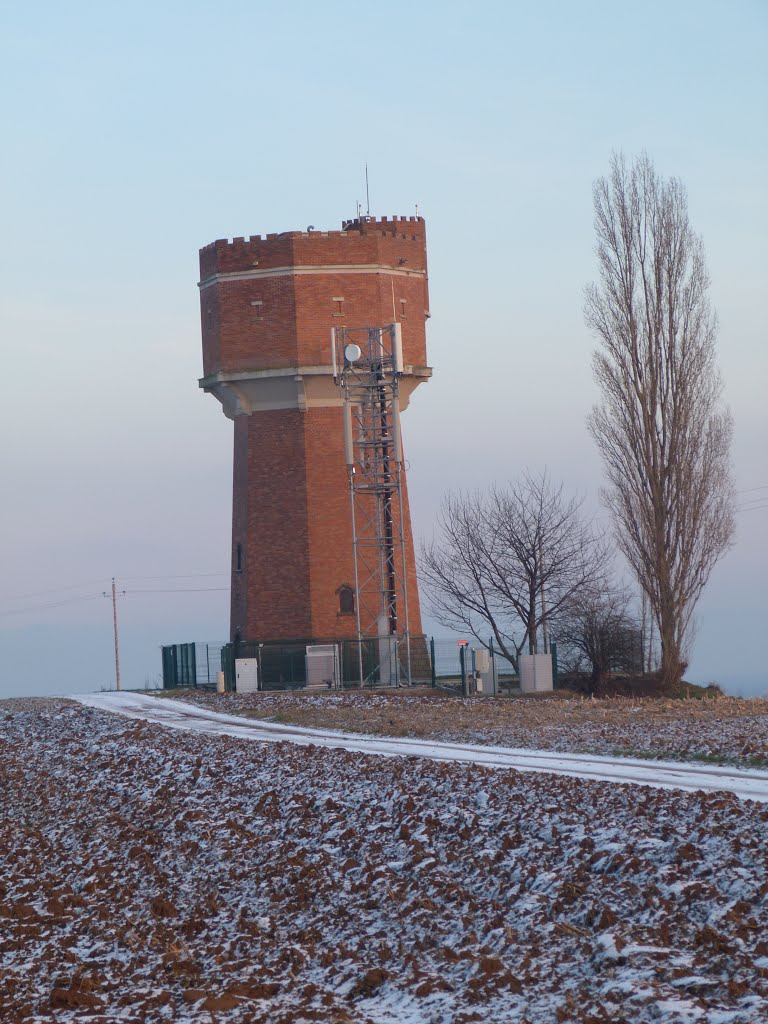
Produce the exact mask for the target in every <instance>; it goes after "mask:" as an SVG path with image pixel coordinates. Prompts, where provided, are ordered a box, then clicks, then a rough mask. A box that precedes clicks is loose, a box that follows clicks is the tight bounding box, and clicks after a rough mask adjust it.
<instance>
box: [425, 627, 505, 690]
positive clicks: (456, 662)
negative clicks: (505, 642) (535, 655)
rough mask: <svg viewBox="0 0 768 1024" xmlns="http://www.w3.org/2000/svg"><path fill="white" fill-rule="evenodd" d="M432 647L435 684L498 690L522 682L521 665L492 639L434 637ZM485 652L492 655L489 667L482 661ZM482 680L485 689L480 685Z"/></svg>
mask: <svg viewBox="0 0 768 1024" xmlns="http://www.w3.org/2000/svg"><path fill="white" fill-rule="evenodd" d="M462 649H463V652H464V653H463V656H462ZM431 650H432V652H433V655H432V660H433V664H434V685H436V686H438V687H440V688H441V689H446V690H455V691H457V692H462V693H473V692H482V693H491V694H498V693H503V692H504V691H508V690H510V689H514V688H516V687H517V686H518V682H519V680H518V675H517V669H516V668H515V666H514V665H513V664H512V662H511V661H510V660H509V659H508V658H506V657H505V656H504V654H502V652H501V651H500V650H499V649H498V647H497V646H496V645H495V644H494V643H493V641H492V640H489V641H488V643H487V644H481V643H480V642H479V641H478V640H476V639H473V640H472V641H471V642H470V641H464V642H460V641H458V640H447V639H437V638H434V637H433V639H432V640H431ZM484 652H487V655H488V664H487V668H485V666H483V663H482V656H483V653H484ZM478 680H479V682H480V686H481V687H482V690H481V691H478V688H477V683H476V681H478Z"/></svg>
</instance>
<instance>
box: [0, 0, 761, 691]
mask: <svg viewBox="0 0 768 1024" xmlns="http://www.w3.org/2000/svg"><path fill="white" fill-rule="evenodd" d="M766 43H768V7H767V6H766V4H765V3H764V2H745V0H736V2H733V3H730V4H727V5H725V4H722V3H707V2H700V0H697V2H674V0H668V2H666V3H659V2H647V3H644V4H643V5H636V4H632V5H630V4H621V3H616V2H615V0H614V2H612V3H607V2H605V3H603V2H591V3H590V2H586V3H580V4H573V3H568V2H550V3H539V4H537V5H530V4H525V5H523V4H517V3H504V4H501V3H490V2H479V3H474V4H471V5H470V4H457V3H440V4H437V3H419V2H411V3H407V4H406V3H403V2H400V0H395V2H393V3H389V4H387V5H381V6H379V5H373V4H359V3H358V4H353V3H342V2H334V0H330V2H326V3H323V4H318V3H303V2H301V3H299V2H295V3H282V4H277V3H271V2H268V3H264V2H263V3H256V2H251V3H242V2H240V3H235V2H231V3H226V2H222V3H218V4H216V5H214V4H203V3H194V2H189V0H186V2H184V3H181V2H156V3H152V4H149V3H146V2H143V0H138V2H136V3H134V4H133V5H130V6H128V5H118V4H113V3H105V2H103V0H102V2H98V3H97V2H93V3H84V2H77V0H73V2H70V3H68V4H66V5H65V4H60V3H52V2H47V3H46V2H43V3H37V4H18V3H8V2H0V97H1V99H2V105H3V109H2V113H3V117H2V125H3V136H2V142H3V147H2V152H3V159H2V161H1V162H0V187H1V189H2V203H1V204H0V230H1V231H2V237H3V243H4V244H3V246H2V251H1V252H0V273H1V276H0V280H2V295H1V298H2V308H1V310H0V330H1V331H2V340H3V355H4V360H3V369H4V372H3V375H2V385H1V387H2V394H1V395H0V398H1V401H0V427H1V428H2V432H3V447H2V467H1V470H2V478H3V484H4V493H5V496H6V497H5V501H4V530H3V532H2V540H1V541H0V557H1V563H0V564H1V565H2V573H1V574H0V613H2V617H0V644H2V647H3V650H4V653H3V652H0V664H4V665H5V666H6V667H5V668H4V669H3V670H2V676H0V693H3V692H5V693H8V692H21V691H22V690H23V689H24V688H25V687H28V688H30V689H31V688H36V689H40V688H46V687H48V688H51V689H54V688H72V687H74V686H76V685H77V684H78V683H82V684H83V685H88V686H98V685H100V684H102V683H103V684H104V685H106V684H109V682H110V680H111V671H112V669H111V664H110V644H111V617H110V614H109V612H110V610H109V607H108V602H106V601H104V600H102V599H100V598H93V599H92V600H90V601H85V602H82V603H73V604H67V605H61V606H58V607H55V608H42V607H40V606H41V605H43V604H46V603H51V604H52V603H53V602H55V601H57V600H65V599H68V598H69V597H77V596H79V595H88V594H91V593H93V594H97V593H99V591H100V590H101V589H103V588H104V586H106V584H107V582H108V580H109V577H110V576H111V575H113V574H115V575H117V576H118V577H119V578H120V579H121V580H124V581H125V582H124V583H123V586H125V588H126V590H128V591H129V594H128V596H126V598H125V599H123V601H122V604H121V622H122V623H123V632H124V637H125V659H126V675H127V676H128V680H127V682H129V683H136V684H141V683H143V682H144V679H145V677H146V676H147V675H148V674H154V673H155V672H157V671H158V669H159V659H158V656H157V650H156V646H155V645H156V644H159V643H161V642H171V641H176V640H186V639H196V638H199V639H203V638H210V639H214V638H217V637H218V638H221V637H224V636H225V635H226V631H227V595H226V593H225V592H223V591H210V592H204V593H183V594H177V595H167V594H160V595H147V594H141V593H138V591H139V590H142V589H148V588H150V587H153V586H154V587H158V588H160V589H165V588H171V587H177V586H201V587H203V586H204V587H209V586H223V587H225V586H226V584H227V577H226V575H223V576H220V577H211V576H199V577H195V578H192V579H190V580H187V581H174V580H169V581H164V580H158V581H151V580H144V579H132V580H131V579H128V578H129V577H152V576H154V577H172V576H177V575H181V574H184V573H212V572H219V571H221V572H225V573H226V571H227V570H228V557H229V517H230V505H231V497H230V486H231V484H230V472H231V466H230V461H231V424H230V423H229V422H228V421H226V420H225V418H224V416H223V415H222V413H221V411H220V409H219V407H218V405H217V403H216V402H215V401H214V400H213V399H212V398H210V397H208V396H204V395H203V394H202V393H200V392H198V389H197V384H196V380H197V377H198V376H199V375H200V373H201V368H200V340H199V323H198V305H197V303H198V299H197V289H196V287H195V285H196V280H197V250H198V248H199V247H200V246H201V245H203V244H205V243H207V242H209V241H211V240H213V239H214V238H218V237H225V236H232V235H242V234H250V233H259V232H265V231H282V230H287V229H303V228H305V227H306V226H307V224H314V225H315V226H316V227H318V228H336V227H339V226H340V222H341V220H342V219H343V218H346V217H349V216H351V215H353V214H354V212H355V204H356V202H357V200H362V199H364V177H363V167H364V163H365V161H366V160H367V161H368V163H369V167H370V177H371V206H372V212H374V213H376V214H394V213H403V214H409V213H413V211H414V205H415V204H417V203H418V205H419V210H420V212H421V213H423V214H424V216H425V218H426V219H427V227H428V239H429V257H430V275H431V306H432V314H433V317H432V320H431V321H430V325H429V346H430V354H431V361H432V363H433V365H434V367H435V376H434V379H433V381H432V382H431V383H429V384H428V385H426V386H425V387H423V388H421V389H420V390H419V392H418V393H417V394H416V396H415V398H414V401H413V403H412V406H411V408H410V409H409V411H408V413H407V417H406V420H405V424H404V427H405V438H406V445H407V449H408V454H409V458H410V462H411V470H410V487H411V495H412V506H413V516H414V527H415V530H416V533H417V535H421V536H424V535H428V534H429V532H430V531H431V521H432V517H433V514H434V510H435V508H436V506H437V504H438V503H439V498H440V495H441V493H442V492H443V490H445V489H446V488H448V487H451V486H457V485H461V484H463V485H465V486H476V485H478V486H482V485H484V484H487V483H489V482H491V481H493V480H504V479H505V478H507V477H510V476H514V475H516V474H518V473H519V472H520V471H521V470H522V469H523V468H524V467H525V466H530V467H531V468H534V469H537V468H540V467H542V466H544V465H546V466H548V467H549V469H550V472H551V474H552V475H553V477H555V478H558V479H563V480H564V481H565V482H566V484H567V486H568V487H569V488H572V489H574V490H579V491H581V492H585V493H587V495H588V497H589V500H590V501H591V502H593V503H595V502H596V494H597V489H598V487H599V483H600V467H599V465H598V462H597V458H596V455H595V452H594V450H593V447H592V444H591V442H590V440H589V437H588V435H587V432H586V428H585V425H584V419H585V416H586V413H587V411H588V409H589V406H590V404H591V402H592V401H593V399H594V389H593V385H592V382H591V377H590V371H589V355H590V351H591V348H592V341H591V339H590V337H589V335H588V332H587V330H586V328H585V327H584V324H583V321H582V314H581V307H582V289H583V286H584V285H585V283H587V282H588V281H590V280H592V279H593V278H594V276H595V272H596V271H595V265H594V259H593V235H592V208H591V184H592V181H593V180H594V179H595V178H596V177H597V176H599V175H600V174H603V173H605V171H606V170H607V166H608V161H609V158H610V153H611V150H612V149H623V150H624V151H625V152H626V153H627V154H628V155H632V154H634V153H636V152H638V151H639V150H641V149H643V148H644V149H646V150H647V151H648V152H649V154H650V155H651V156H652V158H653V159H654V160H655V162H656V165H657V167H658V169H659V170H660V171H661V172H662V173H663V174H666V175H672V174H674V175H677V176H679V177H680V178H682V179H683V181H684V182H685V183H686V185H687V187H688V190H689V198H690V212H691V218H692V221H693V223H694V225H695V227H696V228H697V230H698V231H700V232H701V233H702V234H703V236H704V239H705V243H706V246H707V250H708V255H709V265H710V270H711V275H712V298H713V301H714V303H715V305H716V306H717V308H718V311H719V314H720V320H721V334H720V365H721V367H722V370H723V374H724V377H725V380H726V389H727V390H726V393H727V398H728V401H729V403H730V405H731V407H732V410H733V413H734V417H735V420H736V439H735V445H734V461H735V469H736V478H737V486H738V487H739V488H740V489H742V490H743V493H742V494H741V495H740V499H741V500H742V503H746V502H747V501H748V499H754V498H760V497H761V496H763V495H765V496H766V502H765V504H766V505H768V457H767V456H766V413H765V398H764V394H765V390H766V380H767V379H768V373H766V370H767V369H768V367H767V365H766V362H767V361H766V354H765V311H764V306H765V292H766V271H767V270H768V245H767V243H766V238H767V237H768V232H767V229H768V201H767V200H766V185H765V183H766V180H768V174H767V173H766V172H767V171H768V138H767V135H766V107H767V106H768V103H767V100H768V77H767V73H766V68H765V59H764V58H765V52H766ZM750 488H762V489H761V490H754V491H753V490H748V489H750ZM766 526H768V509H766V508H763V509H751V510H745V511H743V512H740V514H739V528H740V529H739V537H738V545H737V547H736V548H735V550H734V551H733V552H732V553H731V554H730V555H729V556H728V558H727V559H726V560H725V561H724V562H723V563H722V564H721V565H720V566H719V567H718V569H717V570H716V572H715V574H714V576H713V579H712V582H711V584H710V587H709V590H708V591H707V592H706V595H705V598H704V600H703V601H702V603H701V606H700V620H701V624H700V629H699V636H698V640H697V644H696V647H695V650H694V659H693V664H692V669H691V673H690V675H691V678H695V679H699V680H704V681H706V680H708V679H711V678H715V679H720V680H721V681H722V682H724V683H726V684H727V685H730V686H732V687H733V688H739V687H747V686H751V687H753V688H759V689H768V680H766V676H765V673H764V670H763V665H764V661H765V658H764V651H763V644H762V634H763V632H764V629H765V621H766V618H767V617H768V596H767V592H768V587H766V584H765V580H766V578H768V561H767V556H766V543H765V537H766ZM80 583H83V584H85V586H83V587H82V588H78V589H74V590H70V591H65V592H62V593H61V594H59V593H56V594H52V595H46V596H44V597H39V598H37V597H34V598H31V599H29V600H24V601H21V600H18V599H17V598H18V596H19V595H26V594H38V593H40V592H42V591H46V590H49V589H55V588H59V587H65V586H69V585H72V584H80ZM131 591H132V592H131ZM28 605H30V606H31V605H34V606H37V607H36V609H33V610H31V611H28V612H26V613H24V614H13V615H11V614H9V613H10V612H15V611H17V610H18V609H19V608H20V607H24V606H28ZM70 626H71V627H72V629H71V631H68V630H67V629H66V628H65V627H70ZM75 627H77V628H76V629H75ZM204 634H208V636H207V637H206V636H205V635H204ZM86 638H90V639H86ZM91 644H93V653H92V655H89V652H88V648H89V646H90V645H91ZM30 646H31V647H32V648H33V650H35V649H36V654H37V655H39V656H36V657H29V658H27V657H26V655H27V654H28V653H29V649H30ZM58 651H61V652H62V654H63V656H62V658H61V659H60V663H61V664H60V668H59V669H58V670H56V669H55V657H54V655H55V653H56V652H58ZM9 666H11V667H10V668H9ZM54 673H55V674H56V679H55V681H54V682H53V683H52V682H51V676H52V674H54ZM3 677H5V678H3Z"/></svg>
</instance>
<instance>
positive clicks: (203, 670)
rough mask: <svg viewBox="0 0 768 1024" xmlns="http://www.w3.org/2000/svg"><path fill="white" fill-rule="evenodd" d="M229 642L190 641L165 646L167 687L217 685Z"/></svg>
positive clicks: (165, 683)
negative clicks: (224, 653)
mask: <svg viewBox="0 0 768 1024" xmlns="http://www.w3.org/2000/svg"><path fill="white" fill-rule="evenodd" d="M226 646H227V645H226V644H224V643H190V644H168V645H167V646H164V647H162V648H161V650H162V658H163V689H165V690H172V689H176V688H177V687H180V686H192V687H194V686H202V687H210V686H216V681H217V679H218V676H219V672H221V669H222V651H223V650H224V648H225V647H226Z"/></svg>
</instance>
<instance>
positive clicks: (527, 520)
mask: <svg viewBox="0 0 768 1024" xmlns="http://www.w3.org/2000/svg"><path fill="white" fill-rule="evenodd" d="M582 504H583V501H582V500H579V499H575V498H572V499H569V500H566V499H565V498H564V497H563V493H562V487H553V486H552V484H551V483H550V481H549V478H548V476H547V474H546V473H543V474H541V475H540V476H532V475H531V474H529V473H526V474H525V475H524V476H523V478H522V479H521V480H520V481H518V482H516V483H510V484H509V485H507V486H506V487H494V488H493V489H492V490H491V491H490V492H489V493H488V494H487V495H484V494H480V493H475V494H463V493H461V494H448V495H447V496H446V497H445V498H444V500H443V504H442V508H441V511H440V514H439V516H438V522H437V530H438V537H437V539H433V541H432V542H431V543H430V544H426V545H423V546H422V551H421V561H420V576H421V581H422V583H423V584H424V585H425V587H426V591H427V596H428V599H429V603H430V607H431V611H432V613H433V614H434V616H435V617H436V618H437V620H438V621H439V622H441V623H442V624H443V625H444V626H447V627H448V628H451V629H461V630H464V629H467V630H469V631H470V632H471V633H472V635H473V636H475V637H477V639H478V640H480V641H481V642H482V643H486V642H487V640H488V634H489V633H490V634H491V635H492V636H493V639H494V640H495V641H496V643H497V644H498V646H499V648H500V649H501V651H502V653H503V654H504V655H505V657H507V658H509V660H510V661H511V662H512V664H513V665H515V666H516V665H517V655H518V654H519V653H520V651H521V650H522V649H523V647H524V645H525V643H526V641H527V643H528V649H529V651H530V652H531V653H534V652H535V651H536V649H537V643H538V639H537V638H538V633H539V630H540V628H541V626H542V624H543V622H545V621H546V619H547V618H548V617H550V618H554V617H556V616H557V614H558V612H559V610H560V608H561V607H562V606H563V604H564V603H565V602H566V601H567V600H568V599H569V598H570V597H571V596H572V595H573V594H574V593H576V592H577V591H578V590H579V589H580V588H582V587H585V586H589V585H594V584H596V583H597V582H598V581H599V580H600V579H601V578H602V576H603V574H604V572H605V567H606V565H607V562H608V561H609V558H608V555H607V552H606V545H605V543H604V541H603V539H602V538H601V537H599V536H597V535H596V533H595V532H594V530H593V529H592V527H591V525H590V524H587V523H585V522H583V521H582V519H581V517H580V511H581V506H582ZM542 595H544V601H542Z"/></svg>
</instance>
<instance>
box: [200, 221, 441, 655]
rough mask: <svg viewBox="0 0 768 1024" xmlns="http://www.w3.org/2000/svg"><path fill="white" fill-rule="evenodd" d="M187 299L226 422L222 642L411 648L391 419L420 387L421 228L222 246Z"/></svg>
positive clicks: (402, 498)
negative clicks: (403, 641)
mask: <svg viewBox="0 0 768 1024" xmlns="http://www.w3.org/2000/svg"><path fill="white" fill-rule="evenodd" d="M199 288H200V308H201V322H202V337H203V373H204V376H203V377H202V379H201V380H200V387H202V388H203V389H204V390H205V391H207V392H210V393H211V394H212V395H214V396H215V397H216V398H217V399H218V400H219V401H220V402H221V404H222V408H223V410H224V413H225V415H226V416H228V417H229V418H230V419H232V420H233V421H234V467H233V479H234V485H233V511H232V598H231V600H232V603H231V620H230V632H231V639H232V640H233V641H234V640H242V641H258V642H260V643H271V642H275V641H282V642H301V643H306V644H312V643H329V642H336V641H340V640H349V639H354V638H358V639H359V637H360V636H363V637H371V636H379V637H380V636H381V635H382V634H383V633H388V634H392V635H395V636H396V637H397V638H399V637H400V636H402V635H404V634H407V636H408V637H409V638H410V639H412V640H414V641H416V645H417V647H418V643H419V641H418V638H420V637H421V635H422V626H421V614H420V609H419V598H418V590H417V584H416V567H415V558H414V551H413V539H412V535H411V524H410V513H409V509H408V495H407V488H406V483H405V463H404V462H403V459H402V443H401V440H400V430H399V411H400V410H402V409H404V408H406V407H407V405H408V401H409V399H410V396H411V393H412V392H413V390H414V389H415V388H416V387H417V386H418V385H419V384H420V383H421V382H422V381H424V380H427V379H428V378H429V377H430V375H431V370H430V368H429V367H428V365H427V355H426V332H425V323H426V320H427V319H428V317H429V301H428V292H427V255H426V234H425V226H424V221H423V219H422V218H421V217H393V218H392V219H388V218H387V217H383V218H381V219H375V218H370V217H360V218H359V219H357V220H352V221H348V222H345V223H344V224H343V225H342V230H341V231H327V232H326V231H315V230H314V229H308V230H307V231H286V232H283V233H281V234H269V235H266V236H265V237H262V236H260V235H256V236H251V237H250V238H235V239H233V240H232V241H228V240H219V241H216V242H213V243H211V244H210V245H207V246H206V247H205V248H204V249H201V250H200V284H199ZM358 342H359V344H357V343H358ZM345 352H346V353H347V355H345ZM349 353H352V359H351V360H349V359H348V358H347V356H348V355H349ZM356 385H357V386H356ZM366 409H368V412H366ZM377 474H378V475H377ZM371 481H373V483H371ZM356 509H357V514H356V512H355V510H356ZM376 594H378V595H380V597H381V601H382V602H383V603H382V604H381V607H378V606H376V601H377V600H379V598H376V597H375V595H376ZM420 643H421V647H422V648H423V639H422V640H421V641H420Z"/></svg>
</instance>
